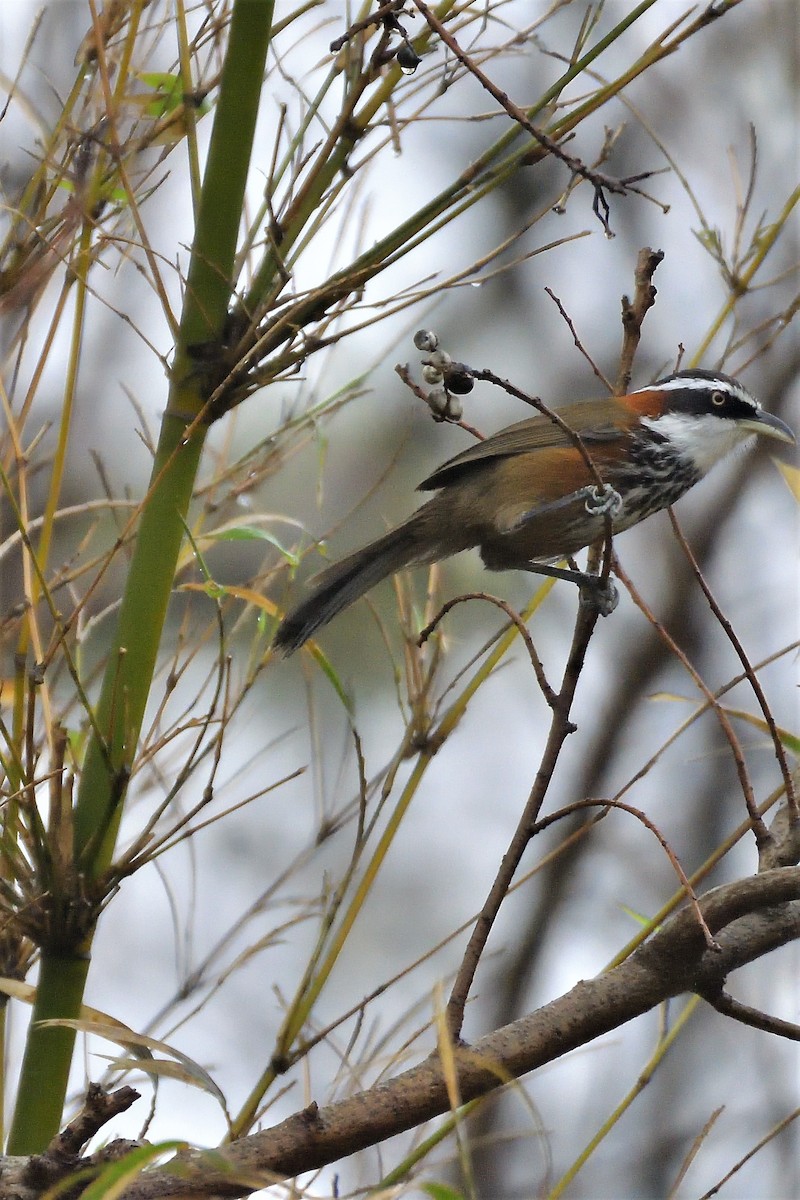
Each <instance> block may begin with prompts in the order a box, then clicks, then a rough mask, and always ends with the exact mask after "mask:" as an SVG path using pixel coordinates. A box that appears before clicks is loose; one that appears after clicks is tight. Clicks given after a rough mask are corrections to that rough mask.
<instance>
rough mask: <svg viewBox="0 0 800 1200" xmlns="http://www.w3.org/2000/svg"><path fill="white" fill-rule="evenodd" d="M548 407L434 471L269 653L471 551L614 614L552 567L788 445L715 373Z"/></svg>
mask: <svg viewBox="0 0 800 1200" xmlns="http://www.w3.org/2000/svg"><path fill="white" fill-rule="evenodd" d="M555 411H556V412H557V414H558V417H559V418H560V420H556V419H554V418H553V417H552V416H549V415H547V414H544V413H539V414H537V415H536V416H534V417H530V418H528V419H527V420H524V421H519V422H517V423H516V424H514V425H510V426H508V428H506V429H502V430H500V431H499V432H498V433H495V434H493V435H492V436H490V437H487V438H486V439H485V440H483V441H478V442H476V443H475V444H474V445H472V446H470V447H469V448H468V449H466V450H463V451H462V452H461V453H460V454H456V455H455V457H454V458H450V459H448V461H447V462H445V463H443V464H442V466H440V467H438V468H437V470H435V471H434V472H433V474H431V475H429V476H428V477H427V479H425V480H423V482H422V483H421V484H419V487H418V489H417V490H418V491H423V492H427V491H433V492H435V493H436V495H435V496H433V498H432V499H430V500H428V501H427V503H425V504H423V505H421V507H419V508H418V509H417V510H416V512H414V513H413V514H412V515H411V516H410V517H409V518H408V519H407V520H406V521H403V522H402V523H401V524H400V525H398V526H396V527H395V528H394V529H391V530H390V531H389V532H388V533H385V534H384V535H383V536H382V537H379V538H377V539H376V540H375V541H373V542H370V543H369V544H368V545H367V546H364V547H363V549H361V550H356V551H355V553H353V554H350V555H349V556H348V557H347V558H344V559H342V560H341V561H340V562H337V563H334V564H333V565H332V566H329V567H328V568H326V569H325V570H324V571H322V572H321V573H320V574H319V575H317V576H316V577H315V578H314V579H312V580H311V590H310V592H309V594H308V595H307V596H306V597H305V598H304V599H303V600H301V602H300V603H299V604H298V605H297V607H296V608H294V609H292V610H291V611H290V612H289V613H288V614H287V615H286V616H285V617H284V618H283V620H282V621H281V622H280V624H279V625H278V628H277V631H276V633H275V635H274V638H273V643H272V645H273V648H274V650H275V651H276V652H277V653H279V654H281V655H288V654H292V653H293V652H294V651H295V650H298V649H299V648H300V647H301V646H302V645H303V644H304V643H305V642H306V641H307V640H308V639H309V638H310V637H311V636H312V635H313V634H314V633H316V632H317V630H318V629H320V628H321V627H322V626H323V625H326V624H327V623H328V622H329V621H330V620H331V619H332V618H333V617H335V616H336V615H337V614H338V613H340V612H341V611H342V609H345V608H347V607H348V606H349V605H351V604H352V603H353V602H354V601H355V600H357V599H358V598H359V597H360V596H363V595H364V593H365V592H368V591H369V590H370V589H371V588H372V587H374V586H375V584H377V583H379V582H380V581H381V580H382V579H385V578H386V577H387V576H389V575H393V574H395V573H396V572H397V571H400V570H402V569H404V568H406V567H411V566H418V565H423V564H430V563H435V562H438V561H439V560H441V559H444V558H449V557H450V556H451V555H453V554H458V553H459V552H461V551H462V550H468V549H471V548H473V547H477V548H478V549H479V551H480V555H481V558H482V559H483V563H484V566H486V567H487V568H488V569H489V570H492V571H504V570H524V571H532V572H535V573H537V574H544V575H555V576H556V577H559V578H565V579H567V580H570V581H572V582H574V583H577V584H578V586H579V588H580V589H581V597H582V599H584V601H586V602H589V603H595V604H596V605H597V607H598V608H599V610H600V612H601V613H603V615H608V613H609V612H611V611H612V610H613V608H614V607H615V605H616V590H615V589H614V587H613V584H609V583H608V582H607V581H601V579H600V577H599V576H596V575H589V574H586V573H584V572H580V571H573V570H569V569H567V568H562V567H558V566H555V565H553V564H555V563H557V562H558V561H559V560H562V559H565V558H569V557H570V556H572V555H574V554H575V553H577V551H579V550H581V549H583V548H584V547H585V546H589V545H591V544H592V543H593V542H596V541H598V540H599V539H601V538H603V537H604V535H605V532H606V528H607V525H608V522H609V520H610V525H611V532H612V533H613V534H617V533H621V532H622V531H623V530H625V529H629V528H630V527H631V526H632V525H637V524H638V523H639V522H640V521H643V520H644V519H645V518H646V517H649V516H650V515H651V514H652V513H655V512H658V511H659V510H660V509H663V508H667V507H668V506H669V505H671V504H674V503H675V501H676V500H679V499H680V498H681V496H683V495H684V494H685V493H686V492H687V491H688V490H689V489H690V488H692V487H694V485H695V484H696V483H698V482H699V480H700V479H702V478H703V476H704V475H705V474H706V473H707V472H708V471H709V470H710V469H711V467H713V466H714V465H715V464H716V463H717V462H719V461H720V460H721V459H723V458H725V456H726V455H728V454H729V453H730V452H731V451H733V450H735V449H736V448H737V447H739V446H743V445H745V444H747V443H748V442H753V441H754V439H755V438H756V437H757V436H763V437H769V438H775V439H777V440H778V441H781V442H787V443H789V444H792V445H793V444H794V443H795V440H796V439H795V435H794V433H793V432H792V430H791V429H790V428H789V426H788V425H786V424H785V423H784V422H783V421H781V420H779V419H778V418H777V417H775V416H773V415H772V414H771V413H768V412H765V411H764V409H763V408H762V407H761V405H760V404H759V402H758V401H757V400H756V399H755V397H754V396H752V395H751V394H750V392H749V391H748V390H747V389H746V388H745V387H744V385H743V384H741V383H740V382H739V381H738V380H736V379H733V378H732V377H731V376H729V375H724V374H722V373H721V372H719V371H709V370H701V369H695V370H682V371H677V372H675V373H673V374H671V375H666V376H665V377H663V378H661V379H658V380H656V381H655V382H654V383H650V384H647V385H646V386H645V387H641V388H638V389H637V390H635V391H632V392H629V393H627V394H626V395H621V396H607V397H605V398H604V399H600V400H586V401H579V402H577V403H572V404H567V405H565V406H563V407H560V408H558V409H556V410H555ZM575 435H578V436H577V437H576V436H575ZM578 439H580V441H579V440H578ZM586 455H588V457H589V459H590V460H591V463H592V464H593V469H590V467H589V465H588V464H587V461H586ZM601 484H602V486H601Z"/></svg>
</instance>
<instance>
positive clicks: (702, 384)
mask: <svg viewBox="0 0 800 1200" xmlns="http://www.w3.org/2000/svg"><path fill="white" fill-rule="evenodd" d="M715 387H718V388H719V389H720V390H721V391H723V392H728V393H729V395H734V396H736V397H738V399H739V400H743V401H744V402H745V403H746V404H752V405H754V407H755V408H761V405H760V404H759V402H758V400H756V398H755V396H752V395H751V394H750V392H748V390H747V388H745V387H743V386H742V384H740V383H736V384H731V382H730V380H728V379H717V378H715V377H714V378H711V379H692V378H689V379H665V380H663V382H661V383H658V382H656V383H651V384H648V385H647V386H646V387H640V388H636V390H635V391H634V392H633V393H632V395H634V396H635V395H636V394H637V392H651V391H652V390H653V389H654V388H656V389H657V390H658V391H660V392H661V391H663V392H682V391H689V392H691V391H698V392H701V391H704V390H705V389H706V388H715Z"/></svg>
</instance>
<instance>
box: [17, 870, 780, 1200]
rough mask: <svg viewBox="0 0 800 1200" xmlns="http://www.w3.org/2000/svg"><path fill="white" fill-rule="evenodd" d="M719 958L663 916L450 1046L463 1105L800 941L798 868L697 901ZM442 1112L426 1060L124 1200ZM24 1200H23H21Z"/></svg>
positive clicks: (187, 1162)
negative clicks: (533, 1000) (507, 1020)
mask: <svg viewBox="0 0 800 1200" xmlns="http://www.w3.org/2000/svg"><path fill="white" fill-rule="evenodd" d="M700 903H701V907H702V911H703V916H704V918H705V920H706V922H707V924H708V927H709V928H710V929H711V931H712V932H713V933H714V934H715V936H716V939H717V941H718V943H719V946H720V950H719V951H718V952H716V953H715V952H714V951H711V950H708V949H707V947H706V945H705V941H704V938H703V934H702V932H701V930H700V928H699V926H698V924H697V919H696V917H695V914H694V913H693V912H692V911H691V910H688V909H687V910H684V911H682V912H680V913H678V914H677V915H676V916H674V917H672V918H671V919H670V920H669V921H667V922H665V924H664V925H663V926H662V927H661V928H660V929H659V930H658V931H657V932H656V933H654V934H653V936H652V937H651V938H650V940H649V941H648V942H647V943H646V944H644V945H643V946H641V947H639V949H637V950H636V951H635V952H634V953H633V954H632V955H631V956H630V957H629V958H628V959H627V960H626V961H625V962H623V963H621V964H620V965H619V966H618V967H615V968H613V969H612V970H610V971H608V972H606V973H605V974H603V975H600V976H598V977H597V978H595V979H591V980H582V981H580V982H579V983H577V984H576V985H575V986H574V987H573V988H572V989H571V990H570V991H569V992H567V993H566V994H565V995H563V996H561V997H559V998H558V999H557V1000H554V1001H552V1002H551V1003H550V1004H547V1005H544V1006H543V1007H542V1008H540V1009H538V1010H537V1011H536V1012H534V1013H531V1014H529V1015H528V1016H525V1017H523V1018H521V1019H520V1020H518V1021H515V1022H513V1023H512V1024H510V1025H506V1026H504V1027H502V1028H500V1029H497V1030H495V1031H493V1032H492V1033H490V1034H488V1035H487V1036H486V1037H484V1038H481V1039H480V1041H478V1042H477V1043H476V1044H475V1045H473V1046H471V1047H467V1046H456V1047H454V1056H455V1062H456V1066H457V1070H458V1090H459V1095H460V1098H461V1101H462V1103H465V1102H466V1101H468V1100H472V1099H475V1098H476V1097H479V1096H484V1095H487V1094H489V1093H490V1092H493V1091H496V1090H497V1089H498V1088H500V1087H501V1086H502V1085H503V1083H504V1082H506V1081H507V1080H509V1079H517V1078H519V1077H520V1076H522V1075H525V1074H527V1073H528V1072H529V1071H533V1070H535V1069H536V1068H537V1067H541V1066H543V1065H544V1064H546V1063H549V1062H552V1061H554V1060H555V1059H558V1058H560V1057H562V1056H563V1055H564V1054H567V1053H569V1052H570V1051H571V1050H574V1049H577V1048H578V1047H579V1046H583V1045H586V1044H587V1043H589V1042H591V1041H593V1040H594V1039H595V1038H597V1037H599V1036H600V1035H602V1034H604V1033H608V1032H609V1031H611V1030H613V1029H618V1028H619V1027H620V1026H622V1025H624V1024H625V1023H627V1022H628V1021H630V1020H632V1019H633V1018H634V1017H637V1016H641V1015H642V1014H643V1013H646V1012H649V1011H650V1010H651V1009H653V1008H655V1007H656V1006H657V1005H659V1004H662V1003H663V1002H664V1001H665V1000H668V999H670V998H671V997H674V996H678V995H681V994H683V993H686V992H694V991H696V992H698V993H699V994H701V995H705V994H708V993H713V991H714V990H715V989H717V990H719V989H720V988H721V987H722V983H723V981H724V979H725V978H726V976H727V975H728V974H729V973H730V972H731V971H733V970H735V969H737V968H739V967H742V966H744V965H746V964H747V963H749V962H753V961H754V960H756V959H758V958H760V957H762V956H763V955H765V954H767V953H769V952H770V951H772V950H774V949H777V948H778V947H780V946H782V945H785V944H787V943H788V942H791V941H793V940H797V938H798V937H800V868H798V867H789V868H778V869H775V870H771V871H766V872H764V873H763V874H760V875H756V876H753V877H752V878H748V879H743V880H739V881H737V882H735V883H731V884H727V885H725V886H723V887H719V888H715V889H714V890H712V891H710V892H708V893H707V894H706V895H705V896H704V897H703V898H702V899H701V902H700ZM448 1111H449V1100H448V1090H447V1080H446V1078H445V1073H444V1072H443V1070H442V1066H441V1064H440V1062H439V1059H438V1057H437V1056H435V1055H434V1056H431V1057H429V1058H427V1059H426V1060H425V1061H424V1062H422V1063H420V1064H419V1065H418V1066H416V1067H412V1068H411V1069H410V1070H408V1071H405V1072H403V1073H402V1074H401V1075H398V1076H397V1077H396V1078H394V1079H392V1080H388V1081H386V1082H384V1083H380V1084H378V1085H376V1086H375V1087H373V1088H370V1089H369V1090H367V1091H364V1092H359V1093H357V1094H356V1095H354V1096H350V1097H348V1098H347V1099H346V1100H341V1101H339V1102H337V1103H335V1104H331V1105H329V1106H326V1107H324V1108H318V1107H317V1106H316V1105H311V1106H310V1107H309V1108H307V1109H305V1110H304V1111H302V1112H300V1113H296V1114H295V1115H294V1116H291V1117H289V1118H288V1119H287V1120H285V1121H283V1122H281V1124H279V1125H276V1126H275V1127H274V1128H272V1129H269V1130H265V1131H264V1132H262V1133H257V1134H254V1135H252V1136H251V1137H248V1138H243V1139H242V1140H241V1141H240V1142H237V1143H234V1144H233V1145H231V1146H227V1147H225V1149H224V1150H221V1151H215V1152H214V1154H213V1156H211V1155H208V1154H205V1153H204V1152H202V1151H196V1150H195V1151H187V1152H184V1153H181V1154H179V1155H177V1156H176V1158H175V1159H174V1160H173V1162H172V1163H170V1164H169V1165H168V1166H167V1167H163V1168H158V1169H156V1170H153V1171H151V1172H148V1173H147V1174H146V1175H143V1176H141V1177H139V1178H138V1179H137V1180H136V1182H135V1183H133V1184H132V1185H131V1186H130V1187H128V1188H127V1189H126V1191H125V1192H124V1200H168V1198H169V1200H173V1198H177V1197H181V1198H182V1200H188V1198H189V1197H194V1198H197V1197H199V1196H211V1195H220V1196H231V1197H234V1196H243V1195H246V1194H248V1193H250V1192H252V1191H254V1190H255V1189H256V1188H257V1187H258V1186H259V1180H260V1181H261V1186H264V1183H265V1182H266V1181H268V1180H274V1179H276V1178H289V1177H292V1176H294V1175H296V1174H299V1173H301V1172H304V1171H309V1170H315V1169H317V1168H320V1167H323V1166H325V1165H327V1164H329V1163H333V1162H337V1161H339V1160H341V1159H342V1158H344V1157H346V1156H348V1155H350V1154H354V1153H355V1152H356V1151H358V1150H361V1149H364V1148H366V1147H368V1146H374V1145H375V1144H376V1143H378V1142H380V1141H383V1140H384V1139H385V1138H388V1137H392V1136H394V1135H395V1134H398V1133H402V1132H403V1131H404V1130H408V1129H412V1128H415V1127H417V1126H418V1125H420V1124H422V1123H423V1122H424V1121H429V1120H432V1119H433V1118H435V1117H437V1116H440V1115H442V1114H443V1113H446V1112H448ZM22 1200H33V1198H32V1197H23V1198H22Z"/></svg>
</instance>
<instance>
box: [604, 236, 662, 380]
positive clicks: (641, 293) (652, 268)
mask: <svg viewBox="0 0 800 1200" xmlns="http://www.w3.org/2000/svg"><path fill="white" fill-rule="evenodd" d="M663 261H664V251H663V250H651V249H650V247H649V246H645V247H644V249H643V250H640V251H639V257H638V258H637V260H636V270H635V272H634V276H633V278H634V286H635V291H634V294H633V301H631V300H630V299H629V298H628V297H627V296H623V297H622V352H621V354H620V356H619V372H618V374H617V386H616V388H615V389H614V390H615V392H616V394H617V395H618V396H624V395H625V393H626V392H627V391H628V388H629V387H630V385H631V375H632V374H633V359H634V355H635V354H636V348H637V346H638V345H639V338H640V337H641V334H642V323H643V321H644V319H645V316H646V315H647V312H648V310H649V309H651V308H652V307H653V305H654V304H655V302H656V295H657V292H656V289H655V287H654V286H653V276H654V275H655V273H656V270H657V269H658V265H659V263H661V262H663Z"/></svg>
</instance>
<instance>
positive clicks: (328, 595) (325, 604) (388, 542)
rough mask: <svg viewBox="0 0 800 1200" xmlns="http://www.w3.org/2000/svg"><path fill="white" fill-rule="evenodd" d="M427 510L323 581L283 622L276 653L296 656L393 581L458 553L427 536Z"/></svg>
mask: <svg viewBox="0 0 800 1200" xmlns="http://www.w3.org/2000/svg"><path fill="white" fill-rule="evenodd" d="M427 508H428V505H423V506H422V508H420V509H418V510H417V512H416V513H414V515H413V516H412V517H411V518H410V520H408V521H405V522H404V523H403V524H402V525H398V527H397V528H396V529H392V530H390V532H389V533H387V534H385V536H384V537H382V538H378V539H377V541H375V542H370V544H369V545H368V546H365V547H364V548H363V550H357V551H356V552H355V554H351V555H350V556H349V557H348V558H344V559H342V561H341V562H338V563H334V565H333V566H331V567H328V568H327V569H326V570H325V571H323V572H322V573H321V574H320V575H318V576H317V577H316V579H315V580H314V581H313V582H312V591H311V594H310V595H308V596H306V598H305V600H303V601H302V602H301V603H300V604H298V606H297V608H295V609H293V610H292V611H291V612H290V613H289V614H288V615H287V616H285V617H284V619H283V620H282V621H281V623H280V625H279V626H278V629H277V632H276V634H275V637H274V639H273V642H272V644H273V646H274V648H275V649H276V650H278V651H279V652H280V653H282V654H292V653H294V651H295V650H299V648H300V647H301V646H302V645H303V643H304V642H305V641H307V640H308V638H310V637H311V635H312V633H314V632H315V631H316V630H317V629H319V628H320V627H321V626H322V625H327V623H328V621H330V620H331V619H332V618H333V617H335V616H336V614H337V613H340V612H341V611H342V609H343V608H347V607H348V605H350V604H352V603H353V602H354V601H355V600H358V598H359V597H360V596H363V595H364V593H365V592H368V591H369V589H370V588H371V587H374V586H375V584H376V583H380V581H381V580H382V579H385V578H386V577H387V575H394V574H395V572H396V571H401V570H402V569H403V568H404V567H409V566H411V565H412V564H414V563H425V562H435V561H436V560H437V559H439V558H445V557H446V556H447V555H448V554H452V553H453V550H451V549H446V550H441V549H440V547H439V546H438V544H436V545H435V544H433V543H432V541H431V540H429V538H428V537H426V536H425V535H426V526H427V520H426V516H427V514H426V512H425V510H426V509H427Z"/></svg>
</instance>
